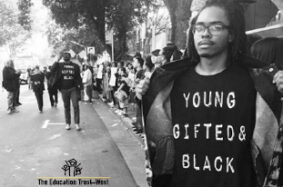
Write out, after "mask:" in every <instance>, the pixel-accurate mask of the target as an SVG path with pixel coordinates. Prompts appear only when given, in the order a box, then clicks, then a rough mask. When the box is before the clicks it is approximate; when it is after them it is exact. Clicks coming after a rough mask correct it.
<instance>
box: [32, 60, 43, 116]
mask: <svg viewBox="0 0 283 187" xmlns="http://www.w3.org/2000/svg"><path fill="white" fill-rule="evenodd" d="M30 80H31V86H32V90H33V92H34V95H35V97H36V101H37V106H38V109H39V112H40V113H42V112H43V110H42V109H43V91H44V90H45V88H44V74H43V73H42V72H41V71H40V70H39V66H35V68H34V70H33V73H32V74H31V77H30Z"/></svg>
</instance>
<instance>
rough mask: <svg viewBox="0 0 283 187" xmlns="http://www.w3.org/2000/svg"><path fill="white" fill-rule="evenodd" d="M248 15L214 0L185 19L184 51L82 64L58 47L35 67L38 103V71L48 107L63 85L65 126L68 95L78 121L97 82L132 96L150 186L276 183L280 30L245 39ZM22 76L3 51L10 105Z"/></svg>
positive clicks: (108, 93) (111, 94)
mask: <svg viewBox="0 0 283 187" xmlns="http://www.w3.org/2000/svg"><path fill="white" fill-rule="evenodd" d="M244 25H245V23H244V16H243V9H242V7H241V6H240V5H239V4H237V3H236V2H230V1H221V0H219V1H215V0H211V1H208V2H207V4H206V5H205V6H204V8H203V9H202V10H200V12H199V13H198V14H197V15H196V16H195V17H194V18H193V19H191V22H190V28H189V29H188V42H187V43H188V46H187V49H186V50H185V52H184V53H183V52H182V51H181V50H179V49H178V48H177V47H176V46H175V45H174V44H173V43H168V44H167V45H166V46H165V47H164V48H162V49H156V50H154V51H152V52H151V54H149V55H148V56H143V55H142V54H141V53H139V52H137V53H136V54H135V55H134V56H133V59H132V60H130V61H129V60H127V61H119V62H108V61H105V62H103V61H101V62H99V63H98V62H94V63H93V64H90V63H89V62H87V61H86V62H84V63H83V64H82V66H81V68H80V67H79V65H77V64H75V63H73V62H72V61H71V55H70V54H69V53H64V54H63V59H64V62H63V63H59V62H55V63H54V64H53V66H52V67H50V69H49V70H47V71H46V72H45V73H44V72H43V73H41V72H40V71H39V68H38V67H35V69H34V70H33V73H31V78H30V80H31V83H32V89H33V91H34V93H35V96H36V98H37V101H38V108H39V111H40V112H42V106H43V103H42V92H43V90H44V77H46V80H47V83H48V84H47V87H48V93H49V95H50V102H51V106H52V107H56V105H57V103H58V97H57V92H58V91H57V90H60V92H61V94H62V98H63V103H64V109H65V121H66V129H67V130H70V129H71V115H70V101H72V104H73V108H74V121H75V126H76V129H77V130H80V129H81V128H80V114H79V113H80V110H79V104H78V101H79V100H83V101H84V102H86V103H90V104H91V103H93V101H94V98H93V97H94V95H95V94H94V91H95V92H97V93H98V94H99V95H100V97H101V98H102V99H103V101H104V102H106V103H108V104H109V106H110V107H116V108H117V109H118V110H119V113H120V114H121V115H124V116H127V115H128V108H129V104H131V103H134V105H135V106H136V110H135V112H136V121H135V122H134V123H133V128H134V131H136V132H137V133H145V135H146V136H145V145H146V146H145V147H146V149H145V153H146V159H147V165H146V167H147V171H150V172H148V174H149V175H148V181H149V185H151V186H153V187H175V186H178V187H182V186H184V187H185V186H186V187H187V186H197V187H209V186H215V187H227V186H229V187H256V186H277V187H278V186H282V185H283V178H282V176H283V175H282V173H280V174H279V171H280V170H281V169H282V163H283V152H282V145H283V131H282V124H281V123H282V122H281V121H282V105H283V104H282V102H281V94H282V93H283V71H282V69H283V62H282V59H283V58H282V51H283V40H282V39H280V38H275V37H269V38H263V39H261V38H259V37H257V41H253V42H250V43H247V38H246V34H245V27H244ZM18 77H19V72H17V71H16V70H15V69H14V67H13V63H12V61H11V60H10V61H8V62H7V64H6V66H5V68H4V70H3V84H2V85H3V87H4V88H5V89H6V90H7V91H8V110H9V113H13V112H15V111H16V109H15V106H16V105H17V104H19V103H17V102H18V101H17V99H16V95H17V94H18V85H17V84H16V82H17V79H18ZM12 80H13V81H12ZM9 81H12V82H11V83H9ZM276 135H277V136H276Z"/></svg>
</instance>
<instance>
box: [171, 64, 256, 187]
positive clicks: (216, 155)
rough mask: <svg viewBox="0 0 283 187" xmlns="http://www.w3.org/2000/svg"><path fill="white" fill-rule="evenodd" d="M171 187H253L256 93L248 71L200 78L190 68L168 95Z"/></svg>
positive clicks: (231, 68)
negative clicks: (172, 153) (172, 151)
mask: <svg viewBox="0 0 283 187" xmlns="http://www.w3.org/2000/svg"><path fill="white" fill-rule="evenodd" d="M170 97H171V109H172V122H173V136H174V145H175V164H174V174H173V176H172V183H171V186H172V187H254V182H255V175H254V171H253V165H252V158H251V148H250V140H251V138H252V134H253V130H254V123H255V97H256V91H255V88H254V85H253V81H252V79H251V77H250V75H249V73H248V70H246V69H244V68H242V67H239V66H237V65H231V66H229V67H228V68H227V69H226V70H224V71H223V72H221V73H218V74H216V75H212V76H201V75H199V74H197V73H196V72H195V70H194V68H192V69H191V70H190V71H188V72H187V73H186V74H184V75H182V76H181V77H179V78H178V79H177V80H176V81H175V83H174V86H173V90H172V92H171V95H170Z"/></svg>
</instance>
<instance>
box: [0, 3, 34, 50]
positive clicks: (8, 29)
mask: <svg viewBox="0 0 283 187" xmlns="http://www.w3.org/2000/svg"><path fill="white" fill-rule="evenodd" d="M0 16H1V19H0V25H1V27H0V46H4V45H7V46H8V47H9V48H10V52H11V53H13V54H14V53H15V52H16V50H17V48H19V47H20V46H21V45H22V44H23V43H24V41H25V40H26V39H27V38H28V37H29V34H30V33H29V32H27V31H26V30H24V29H23V27H22V26H21V25H20V24H19V23H18V15H17V11H16V10H13V9H12V8H11V7H9V6H8V5H7V4H6V2H4V1H0Z"/></svg>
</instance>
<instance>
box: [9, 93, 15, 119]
mask: <svg viewBox="0 0 283 187" xmlns="http://www.w3.org/2000/svg"><path fill="white" fill-rule="evenodd" d="M7 99H8V113H9V114H10V113H12V111H13V110H14V92H8V96H7Z"/></svg>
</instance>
